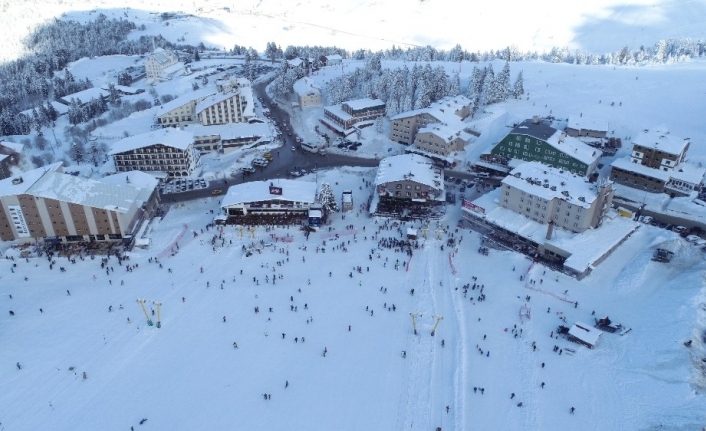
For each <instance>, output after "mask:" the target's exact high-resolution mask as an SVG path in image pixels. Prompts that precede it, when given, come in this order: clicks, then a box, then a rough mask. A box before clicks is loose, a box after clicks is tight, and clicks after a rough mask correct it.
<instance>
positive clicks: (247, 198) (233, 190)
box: [221, 179, 316, 208]
mask: <svg viewBox="0 0 706 431" xmlns="http://www.w3.org/2000/svg"><path fill="white" fill-rule="evenodd" d="M270 187H278V188H280V189H281V194H280V193H278V194H274V193H271V191H270ZM315 198H316V183H314V182H308V181H295V180H288V179H276V180H271V181H270V180H265V181H251V182H248V183H242V184H236V185H234V186H230V187H229V188H228V193H226V195H225V196H224V197H223V203H222V204H221V207H223V208H227V207H229V206H233V205H241V204H247V203H251V202H260V201H269V200H282V201H289V202H298V203H307V204H308V203H313V202H314V200H315Z"/></svg>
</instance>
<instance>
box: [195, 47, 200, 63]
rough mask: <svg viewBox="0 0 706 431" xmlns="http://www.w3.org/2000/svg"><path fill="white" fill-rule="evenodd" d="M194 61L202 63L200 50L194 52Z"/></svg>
mask: <svg viewBox="0 0 706 431" xmlns="http://www.w3.org/2000/svg"><path fill="white" fill-rule="evenodd" d="M194 61H201V56H200V55H199V50H198V49H197V50H196V52H194Z"/></svg>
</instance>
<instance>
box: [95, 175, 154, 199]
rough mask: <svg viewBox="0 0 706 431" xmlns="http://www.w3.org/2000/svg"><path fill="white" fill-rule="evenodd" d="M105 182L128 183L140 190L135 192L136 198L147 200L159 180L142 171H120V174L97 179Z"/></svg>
mask: <svg viewBox="0 0 706 431" xmlns="http://www.w3.org/2000/svg"><path fill="white" fill-rule="evenodd" d="M98 181H100V182H102V183H106V184H115V185H121V186H122V185H128V186H132V187H135V188H137V189H139V190H140V192H139V193H138V194H137V200H138V201H140V202H147V201H148V200H149V199H150V196H152V193H153V192H154V189H155V188H156V187H157V184H159V180H158V179H157V178H155V177H154V176H153V175H150V174H147V173H144V172H142V171H129V172H121V173H120V174H115V175H109V176H107V177H103V178H101V179H100V180H98Z"/></svg>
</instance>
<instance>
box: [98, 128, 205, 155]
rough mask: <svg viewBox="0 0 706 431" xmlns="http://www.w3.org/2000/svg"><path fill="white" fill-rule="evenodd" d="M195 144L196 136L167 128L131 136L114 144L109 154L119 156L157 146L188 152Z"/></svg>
mask: <svg viewBox="0 0 706 431" xmlns="http://www.w3.org/2000/svg"><path fill="white" fill-rule="evenodd" d="M193 143H194V135H193V134H192V133H189V132H185V131H183V130H180V129H174V128H172V127H165V128H163V129H158V130H153V131H151V132H147V133H140V134H139V135H135V136H130V137H128V138H125V139H121V140H120V141H118V142H116V143H114V144H113V145H112V147H111V150H110V153H109V154H119V153H124V152H126V151H131V150H135V149H138V148H143V147H147V146H150V145H155V144H162V145H164V146H167V147H172V148H176V149H179V150H182V151H183V150H186V149H187V148H189V146H190V145H192V144H193Z"/></svg>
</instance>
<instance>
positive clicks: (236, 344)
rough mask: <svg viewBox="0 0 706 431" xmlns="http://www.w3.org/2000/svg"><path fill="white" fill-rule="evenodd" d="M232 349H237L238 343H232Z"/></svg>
mask: <svg viewBox="0 0 706 431" xmlns="http://www.w3.org/2000/svg"><path fill="white" fill-rule="evenodd" d="M233 348H234V349H237V348H238V343H236V342H235V341H233Z"/></svg>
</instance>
